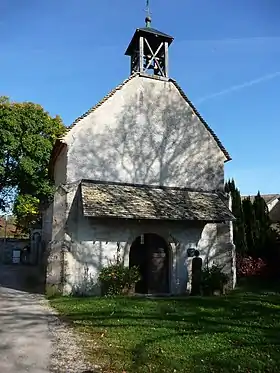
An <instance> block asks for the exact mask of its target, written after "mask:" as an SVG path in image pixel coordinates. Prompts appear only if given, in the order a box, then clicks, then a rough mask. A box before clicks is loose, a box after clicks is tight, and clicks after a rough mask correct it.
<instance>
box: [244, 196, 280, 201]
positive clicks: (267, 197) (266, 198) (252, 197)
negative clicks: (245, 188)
mask: <svg viewBox="0 0 280 373" xmlns="http://www.w3.org/2000/svg"><path fill="white" fill-rule="evenodd" d="M255 197H256V196H242V197H241V198H242V199H245V198H250V200H251V202H254V199H255ZM261 197H262V198H263V199H264V200H265V203H270V202H272V201H274V200H275V198H279V197H280V195H279V194H262V195H261Z"/></svg>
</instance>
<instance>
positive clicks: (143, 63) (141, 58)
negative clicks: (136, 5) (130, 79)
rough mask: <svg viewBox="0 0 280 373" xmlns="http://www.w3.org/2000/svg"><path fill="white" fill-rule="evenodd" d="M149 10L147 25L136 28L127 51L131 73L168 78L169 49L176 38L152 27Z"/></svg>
mask: <svg viewBox="0 0 280 373" xmlns="http://www.w3.org/2000/svg"><path fill="white" fill-rule="evenodd" d="M151 21H152V19H151V16H150V12H149V10H148V14H147V17H146V27H143V28H138V29H136V31H135V33H134V35H133V37H132V40H131V42H130V44H129V46H128V48H127V50H126V52H125V55H126V56H130V58H131V68H130V73H131V74H133V73H135V72H140V73H143V74H149V75H156V76H159V77H163V78H168V49H169V46H170V44H171V43H172V41H173V40H174V38H173V37H172V36H169V35H167V34H164V33H163V32H160V31H158V30H155V29H154V28H152V27H151Z"/></svg>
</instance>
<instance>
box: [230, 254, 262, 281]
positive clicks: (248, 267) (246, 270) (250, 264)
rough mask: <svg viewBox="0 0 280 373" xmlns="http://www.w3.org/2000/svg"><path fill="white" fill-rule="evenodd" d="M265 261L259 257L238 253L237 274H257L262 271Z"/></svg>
mask: <svg viewBox="0 0 280 373" xmlns="http://www.w3.org/2000/svg"><path fill="white" fill-rule="evenodd" d="M265 267H266V263H265V262H264V260H263V259H261V258H257V259H255V258H253V257H251V256H248V257H242V256H240V255H238V256H237V258H236V269H237V276H239V277H250V276H259V275H261V274H263V273H264V270H265Z"/></svg>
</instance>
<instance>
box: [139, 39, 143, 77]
mask: <svg viewBox="0 0 280 373" xmlns="http://www.w3.org/2000/svg"><path fill="white" fill-rule="evenodd" d="M139 43H140V44H139V70H140V73H142V72H143V71H144V38H143V36H141V37H140V40H139Z"/></svg>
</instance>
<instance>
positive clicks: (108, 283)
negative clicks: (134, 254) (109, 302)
mask: <svg viewBox="0 0 280 373" xmlns="http://www.w3.org/2000/svg"><path fill="white" fill-rule="evenodd" d="M140 279H141V276H140V273H139V270H138V268H137V267H131V268H129V267H125V266H124V265H123V264H122V263H116V264H111V265H109V266H108V267H104V268H102V270H101V272H100V274H99V278H98V280H99V282H100V284H101V290H102V294H103V295H120V294H128V293H132V292H133V291H134V287H135V284H136V283H137V282H138V281H139V280H140Z"/></svg>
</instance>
